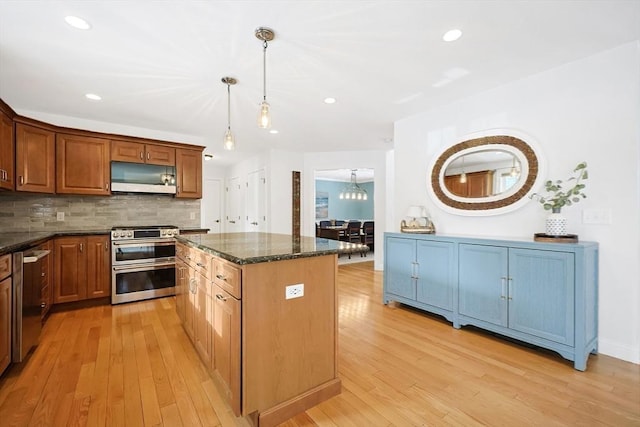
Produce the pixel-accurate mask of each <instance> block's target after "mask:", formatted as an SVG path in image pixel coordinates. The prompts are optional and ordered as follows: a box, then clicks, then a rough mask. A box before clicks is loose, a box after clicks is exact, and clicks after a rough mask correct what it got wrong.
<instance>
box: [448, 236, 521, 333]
mask: <svg viewBox="0 0 640 427" xmlns="http://www.w3.org/2000/svg"><path fill="white" fill-rule="evenodd" d="M459 250H460V254H459V257H460V268H459V273H458V274H459V276H458V279H459V282H458V286H459V289H458V292H459V294H458V298H459V304H460V305H459V308H458V310H459V312H460V314H462V315H464V316H469V317H473V318H474V319H478V320H482V321H485V322H489V323H492V324H494V325H499V326H507V285H508V283H507V276H508V266H509V253H508V249H507V248H504V247H501V246H485V245H474V244H460V249H459Z"/></svg>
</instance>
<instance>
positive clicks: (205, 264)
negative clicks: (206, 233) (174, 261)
mask: <svg viewBox="0 0 640 427" xmlns="http://www.w3.org/2000/svg"><path fill="white" fill-rule="evenodd" d="M211 258H212V257H211V255H209V254H208V253H206V252H203V251H201V250H198V249H195V248H191V249H190V251H189V255H188V256H187V262H188V263H189V266H191V268H193V269H194V270H196V271H197V272H198V273H200V274H202V275H203V276H204V277H206V278H207V280H212V274H211V270H212V268H211Z"/></svg>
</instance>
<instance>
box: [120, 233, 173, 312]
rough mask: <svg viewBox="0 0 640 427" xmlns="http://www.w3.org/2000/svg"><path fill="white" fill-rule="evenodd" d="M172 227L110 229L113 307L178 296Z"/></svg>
mask: <svg viewBox="0 0 640 427" xmlns="http://www.w3.org/2000/svg"><path fill="white" fill-rule="evenodd" d="M179 233H180V231H179V229H178V228H177V227H175V226H171V225H159V226H147V227H113V228H112V229H111V303H112V304H120V303H123V302H131V301H139V300H144V299H149V298H157V297H163V296H169V295H175V280H176V279H175V271H176V269H175V264H176V243H175V239H174V238H173V237H174V236H176V235H178V234H179Z"/></svg>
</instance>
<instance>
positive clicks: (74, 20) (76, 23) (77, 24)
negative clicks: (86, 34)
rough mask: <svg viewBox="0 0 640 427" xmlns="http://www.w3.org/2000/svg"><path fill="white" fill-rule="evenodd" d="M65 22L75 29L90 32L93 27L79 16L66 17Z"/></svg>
mask: <svg viewBox="0 0 640 427" xmlns="http://www.w3.org/2000/svg"><path fill="white" fill-rule="evenodd" d="M64 20H65V21H67V24H69V25H71V26H72V27H73V28H77V29H79V30H88V29H89V28H91V25H89V23H88V22H87V21H85V20H84V19H82V18H78V17H77V16H71V15H69V16H65V17H64Z"/></svg>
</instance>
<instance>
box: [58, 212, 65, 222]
mask: <svg viewBox="0 0 640 427" xmlns="http://www.w3.org/2000/svg"><path fill="white" fill-rule="evenodd" d="M56 220H57V221H64V212H57V213H56Z"/></svg>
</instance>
